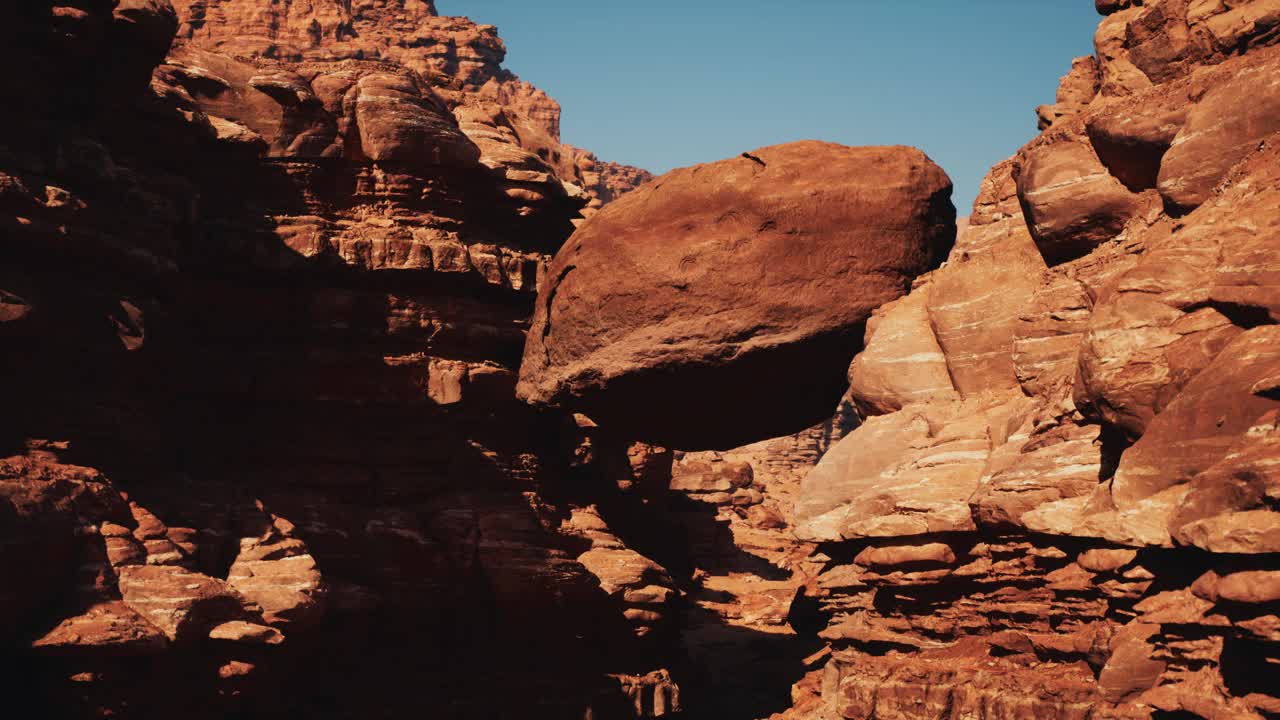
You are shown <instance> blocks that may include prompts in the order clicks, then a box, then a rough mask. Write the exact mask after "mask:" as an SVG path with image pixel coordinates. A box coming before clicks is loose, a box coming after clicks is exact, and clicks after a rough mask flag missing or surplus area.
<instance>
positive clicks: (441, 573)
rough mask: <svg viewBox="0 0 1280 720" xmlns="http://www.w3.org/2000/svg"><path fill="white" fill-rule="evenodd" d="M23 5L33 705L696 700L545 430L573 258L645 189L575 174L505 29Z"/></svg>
mask: <svg viewBox="0 0 1280 720" xmlns="http://www.w3.org/2000/svg"><path fill="white" fill-rule="evenodd" d="M11 5H12V6H10V5H6V9H5V10H3V11H2V12H3V16H2V17H0V20H2V21H3V22H2V23H0V24H2V25H3V26H4V33H5V37H4V38H3V40H4V42H3V49H2V50H0V52H3V54H4V57H3V67H4V71H3V73H0V82H2V83H3V91H4V94H5V97H6V98H7V100H8V102H9V103H10V107H11V108H14V109H15V111H14V112H7V113H5V117H4V118H3V119H0V124H2V128H0V188H2V189H0V208H2V211H0V224H3V228H4V232H3V235H4V239H3V250H2V252H3V253H4V256H5V260H4V262H3V263H2V264H0V265H2V267H3V269H0V288H2V290H0V297H2V298H3V304H2V305H0V308H3V310H2V311H0V336H2V337H3V342H2V344H3V347H4V348H5V351H4V353H3V359H2V360H0V362H2V363H3V366H2V368H0V377H3V380H2V382H3V395H4V397H5V399H6V403H7V405H6V413H5V414H4V415H5V417H4V420H3V423H4V425H3V431H2V433H0V442H2V443H3V452H0V456H2V457H3V459H2V460H0V588H3V589H0V612H2V613H3V616H4V618H5V623H4V625H5V632H4V634H5V638H4V643H5V654H6V667H7V668H12V672H9V673H7V674H6V678H5V683H6V690H7V693H6V694H7V696H9V697H11V698H14V699H15V702H17V703H18V704H19V705H21V706H29V707H30V708H31V710H32V712H36V713H37V714H39V715H40V716H45V717H80V716H87V717H99V716H102V717H105V716H113V717H160V716H174V715H175V714H181V715H183V716H187V717H218V718H221V717H228V716H231V715H234V714H236V713H248V714H251V715H254V716H257V715H259V714H261V715H264V716H265V715H267V714H277V715H279V714H283V715H284V716H289V717H296V716H302V715H304V714H306V715H315V714H320V715H324V716H329V717H345V716H360V715H364V714H365V713H366V712H367V711H368V709H369V708H375V707H376V708H379V709H380V710H382V711H385V712H386V713H388V714H390V715H393V716H405V715H409V714H413V713H415V712H423V711H425V710H424V709H428V710H430V711H431V712H432V713H435V714H436V716H442V717H454V716H457V717H476V716H480V717H492V716H494V715H502V714H504V713H509V712H513V711H514V710H513V709H514V708H525V709H529V711H530V712H533V713H534V714H544V715H550V716H556V715H576V716H581V713H582V712H583V711H584V709H585V708H589V707H595V708H596V711H597V712H605V711H606V710H607V709H608V708H611V707H613V706H614V705H616V704H618V703H621V704H622V705H623V706H624V707H634V704H635V702H637V701H640V700H643V701H644V702H647V703H648V707H649V708H650V711H652V708H653V706H654V703H655V702H658V703H659V704H664V703H670V704H674V702H676V699H675V698H672V699H670V700H668V699H667V695H666V693H667V689H666V688H668V686H669V685H670V682H669V680H668V679H666V678H667V676H666V675H665V674H664V671H662V667H661V665H660V664H658V661H657V660H656V659H654V658H653V654H652V653H651V652H650V651H649V650H648V649H647V648H646V647H644V646H641V645H640V641H639V640H637V639H636V638H635V636H634V634H633V633H632V631H631V629H630V628H629V627H628V626H627V625H626V624H625V622H624V620H623V619H622V618H621V608H620V607H619V606H618V601H616V600H615V599H613V598H610V597H608V596H607V595H606V594H605V593H604V592H603V591H601V589H600V587H599V585H600V583H599V580H597V579H596V578H595V576H594V575H592V574H591V573H590V572H589V571H588V570H587V569H586V568H585V567H584V566H583V564H581V563H579V562H577V561H576V558H577V556H578V555H580V554H581V553H582V552H583V551H584V550H585V549H586V546H585V545H584V543H583V541H582V540H581V539H580V538H578V537H577V536H574V535H572V534H571V533H568V532H566V531H563V530H562V529H561V527H560V526H561V522H562V520H567V519H568V517H569V511H568V509H567V506H566V505H563V504H562V503H564V502H565V500H564V498H566V497H569V496H571V495H572V494H573V493H574V492H575V489H574V487H573V485H572V484H571V483H569V482H568V481H567V480H566V479H565V476H566V474H567V473H569V472H570V469H569V468H568V467H567V465H568V461H567V459H565V458H567V457H568V456H567V455H562V454H561V453H560V448H561V447H562V445H563V444H564V443H563V442H562V439H563V437H569V438H571V437H572V432H571V431H569V430H563V432H562V428H564V427H565V422H567V421H565V420H564V419H563V418H559V417H558V416H554V415H550V414H545V413H541V414H540V413H537V412H535V411H533V410H531V409H529V408H527V407H526V406H524V405H523V404H521V403H519V402H517V401H516V400H515V397H514V383H515V372H514V371H515V365H516V363H517V362H518V361H519V357H520V352H521V348H522V346H523V342H524V334H523V330H524V328H525V326H526V324H527V321H528V317H529V315H530V313H531V310H532V302H533V293H534V292H535V291H536V287H537V284H538V282H539V281H540V278H541V273H542V269H543V267H544V266H545V265H546V263H547V261H548V260H549V254H550V253H551V252H554V251H555V249H556V248H557V247H559V245H560V244H561V243H562V242H563V241H564V240H565V238H566V237H568V235H569V233H570V232H571V231H572V229H573V225H574V222H576V221H578V220H579V219H580V217H581V211H582V210H583V209H589V208H590V204H593V203H594V204H598V203H599V202H601V199H602V198H606V199H607V198H609V197H612V196H613V195H616V194H618V193H620V192H623V191H624V190H625V189H626V188H627V185H628V183H629V182H630V181H631V180H639V179H641V178H642V177H643V176H644V173H643V172H641V171H637V170H634V169H625V168H622V169H615V168H613V167H612V166H603V165H601V164H599V163H597V162H596V161H594V159H592V158H590V156H588V155H585V154H584V153H582V152H581V151H578V150H574V149H570V148H567V147H564V146H561V145H560V144H559V141H558V137H557V134H556V131H557V128H556V125H557V123H558V113H559V110H558V107H557V106H556V105H555V104H554V102H552V101H551V100H550V99H549V98H547V97H546V96H545V95H543V94H542V93H540V92H539V91H536V90H535V89H533V88H531V87H530V86H528V85H525V84H523V83H520V82H519V81H518V80H517V79H515V78H514V76H512V75H510V74H509V73H506V72H505V71H503V70H502V69H501V67H500V66H499V64H498V63H499V62H500V61H501V58H502V45H501V42H500V41H499V40H498V39H497V36H496V34H495V32H494V30H493V28H487V27H482V26H476V25H474V24H472V23H470V22H469V21H466V20H464V19H460V18H440V17H437V16H436V15H435V13H434V10H433V9H432V7H431V6H430V4H429V3H421V2H417V3H415V2H405V3H391V2H389V3H362V4H357V5H355V6H353V5H352V4H351V3H340V2H313V3H291V4H290V3H285V4H267V3H256V2H254V3H249V2H241V3H235V2H227V3H218V2H191V3H178V4H177V5H176V6H175V7H171V6H170V4H169V2H168V1H167V0H123V1H122V2H119V3H116V2H75V3H71V2H66V3H57V4H51V3H49V2H45V3H19V4H11ZM18 108H21V111H20V112H18V111H16V109H18ZM615 170H616V172H615ZM499 646H500V647H503V648H505V649H504V650H503V651H501V652H494V650H493V649H494V648H495V647H499ZM446 649H447V651H446ZM655 698H659V699H657V700H655ZM630 713H631V714H634V710H632V711H630Z"/></svg>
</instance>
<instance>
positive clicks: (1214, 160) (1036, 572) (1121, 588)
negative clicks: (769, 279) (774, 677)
mask: <svg viewBox="0 0 1280 720" xmlns="http://www.w3.org/2000/svg"><path fill="white" fill-rule="evenodd" d="M1104 5H1105V6H1104ZM1099 7H1100V9H1102V10H1103V11H1104V12H1105V13H1107V14H1106V17H1105V18H1104V20H1103V21H1102V23H1101V26H1100V28H1099V31H1098V36H1097V39H1096V44H1097V49H1098V53H1097V56H1096V57H1093V58H1085V59H1078V60H1077V61H1076V62H1075V63H1074V64H1073V66H1072V70H1071V72H1070V73H1069V74H1068V75H1067V76H1066V77H1065V78H1064V79H1063V84H1062V87H1061V88H1060V90H1059V95H1058V103H1057V105H1055V106H1053V107H1051V108H1042V109H1041V110H1040V111H1039V116H1040V120H1041V127H1042V130H1043V133H1042V134H1041V135H1040V136H1039V137H1038V138H1036V139H1035V140H1033V141H1032V142H1031V143H1030V144H1028V145H1027V146H1026V147H1024V148H1023V149H1021V150H1020V151H1019V152H1018V153H1017V155H1016V156H1015V157H1014V158H1012V159H1011V161H1009V162H1006V163H1003V164H1001V165H998V166H997V167H996V168H994V169H993V170H992V172H991V174H990V175H989V176H988V178H987V180H986V181H985V182H984V184H983V188H982V192H981V194H980V197H979V198H978V200H977V202H976V204H975V206H974V211H973V216H972V220H971V223H970V225H969V227H968V229H967V230H966V231H965V232H964V234H963V235H962V236H961V238H960V239H959V240H958V241H957V243H956V247H955V249H954V250H953V251H952V253H951V256H950V257H949V259H948V262H947V263H946V265H945V266H944V267H942V268H941V269H939V270H937V271H935V272H933V273H931V274H929V275H927V276H924V277H922V278H919V279H917V280H916V282H915V284H914V286H913V288H912V291H911V293H910V294H909V295H908V296H907V297H905V298H903V299H900V300H897V301H895V302H894V303H890V304H888V305H885V306H883V307H882V308H881V309H880V310H879V311H877V314H876V316H875V318H874V320H873V322H872V323H871V324H870V325H869V327H868V334H867V341H866V349H865V350H864V351H863V352H862V353H861V354H859V356H858V357H857V358H856V359H855V360H854V362H853V365H852V367H851V369H850V380H851V385H852V386H851V389H850V393H851V395H852V397H853V399H854V401H855V402H856V403H857V404H858V406H859V407H860V408H862V409H863V410H864V411H865V412H866V413H867V414H868V415H869V417H868V419H867V420H866V422H864V424H863V425H862V426H861V427H859V428H858V429H856V430H855V431H854V432H852V433H850V434H849V435H848V436H846V437H845V438H844V439H843V440H841V441H840V442H839V443H837V444H836V445H835V446H834V447H833V448H832V449H831V450H830V451H829V452H828V453H827V454H826V455H825V456H824V457H823V458H822V460H821V461H820V462H819V463H818V465H817V466H816V467H815V468H814V470H813V471H812V472H811V473H809V475H808V476H807V477H806V478H805V479H804V481H803V483H802V485H801V490H800V493H799V496H798V499H797V502H796V505H795V517H796V523H797V525H796V528H797V532H796V535H797V537H798V538H799V539H800V540H802V541H805V542H811V543H817V544H818V548H819V550H818V553H817V554H816V555H814V556H813V557H815V558H822V559H824V562H825V565H824V569H823V571H822V572H821V574H819V575H818V577H817V582H816V586H817V588H816V592H814V595H813V598H812V599H813V601H814V602H817V603H818V604H819V605H820V607H821V611H822V613H823V614H825V616H826V617H827V623H826V627H825V629H823V630H821V632H820V633H819V636H820V637H821V638H823V639H824V640H826V642H827V645H828V647H829V649H830V652H831V656H830V659H829V660H827V661H826V663H825V666H824V667H823V668H822V669H820V670H819V669H815V670H814V671H813V672H812V673H811V674H810V675H809V676H808V677H806V679H805V680H804V681H802V682H800V683H798V684H797V685H796V687H795V693H794V696H795V702H794V705H793V707H792V709H790V710H789V711H788V712H787V713H786V714H785V716H786V717H788V718H823V719H827V718H851V719H852V718H871V717H876V718H883V717H897V718H957V717H980V718H1014V717H1058V718H1103V717H1116V718H1120V717H1123V718H1139V717H1140V718H1173V717H1187V718H1192V717H1198V718H1228V717H1230V718H1264V717H1274V716H1276V715H1277V714H1278V713H1280V699H1278V696H1277V694H1276V690H1275V688H1276V687H1277V685H1276V680H1277V678H1280V654H1278V653H1280V650H1278V648H1280V646H1278V645H1277V642H1280V636H1277V635H1276V634H1275V632H1274V627H1275V625H1276V618H1275V612H1276V607H1275V605H1274V604H1273V602H1272V601H1271V600H1269V599H1267V598H1269V597H1270V594H1269V591H1268V590H1266V589H1265V588H1266V587H1267V586H1268V585H1269V583H1270V582H1271V578H1272V576H1273V575H1275V573H1276V572H1277V568H1278V567H1280V566H1277V562H1276V558H1277V555H1276V550H1277V548H1276V547H1275V546H1274V537H1273V535H1274V518H1275V512H1274V511H1275V507H1274V502H1273V499H1270V496H1269V494H1268V493H1269V491H1268V490H1267V488H1268V487H1270V485H1271V484H1272V480H1273V479H1274V478H1273V477H1272V476H1273V475H1274V467H1273V466H1274V465H1275V464H1276V463H1275V459H1276V458H1275V455H1274V448H1272V446H1271V440H1270V439H1269V438H1270V437H1271V434H1273V430H1274V425H1275V420H1276V414H1277V412H1278V411H1280V409H1278V408H1277V402H1280V397H1277V396H1276V394H1275V393H1274V392H1273V391H1272V386H1273V385H1274V375H1275V374H1276V372H1277V371H1280V365H1278V364H1277V363H1278V362H1280V355H1278V354H1277V348H1280V344H1277V340H1280V337H1277V335H1276V333H1275V332H1274V331H1275V323H1276V321H1277V319H1278V318H1280V316H1278V315H1277V313H1276V303H1277V301H1278V298H1280V295H1277V288H1280V286H1278V285H1277V284H1276V283H1275V278H1274V275H1275V268H1280V257H1277V256H1276V253H1277V252H1280V235H1277V232H1276V230H1277V228H1280V214H1278V213H1277V208H1280V196H1277V195H1276V188H1277V187H1280V177H1278V176H1277V174H1276V173H1277V171H1276V169H1277V168H1278V167H1280V135H1277V134H1276V133H1277V131H1280V125H1278V124H1277V123H1280V113H1278V112H1276V111H1275V109H1274V108H1272V107H1271V104H1270V103H1271V94H1272V90H1273V89H1274V88H1275V87H1278V85H1277V78H1280V56H1277V54H1276V51H1275V48H1273V47H1271V45H1272V43H1274V41H1275V38H1276V33H1275V30H1276V28H1277V27H1280V22H1277V21H1280V14H1277V10H1280V8H1277V7H1276V6H1275V4H1274V3H1269V2H1242V3H1232V4H1223V3H1184V2H1144V3H1133V4H1132V5H1131V4H1129V3H1106V4H1103V3H1099ZM1243 94H1248V95H1249V96H1250V97H1251V99H1250V100H1249V101H1248V105H1249V107H1248V108H1246V107H1245V106H1244V104H1237V103H1238V102H1239V103H1243V102H1244V101H1243V96H1244V95H1243ZM1236 98H1240V99H1241V100H1240V101H1237V100H1236ZM1223 583H1228V584H1229V586H1230V588H1231V589H1230V590H1229V591H1228V592H1227V593H1226V594H1224V593H1223V592H1222V591H1221V588H1222V586H1223Z"/></svg>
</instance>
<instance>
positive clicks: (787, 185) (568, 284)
mask: <svg viewBox="0 0 1280 720" xmlns="http://www.w3.org/2000/svg"><path fill="white" fill-rule="evenodd" d="M950 194H951V182H950V180H948V179H947V176H946V175H945V174H944V173H943V172H942V170H941V169H939V168H938V167H937V166H936V165H934V164H933V163H932V162H931V161H930V160H929V159H928V158H927V157H925V155H924V154H923V153H921V152H919V151H918V150H914V149H911V148H905V147H886V148H848V147H842V146H839V145H832V144H829V143H818V142H801V143H794V144H790V145H780V146H777V147H770V148H764V149H761V150H757V151H754V152H752V153H744V154H743V156H742V157H739V158H734V159H731V160H724V161H721V162H718V163H712V164H709V165H699V166H695V167H692V168H685V169H681V170H676V171H674V172H672V173H669V174H667V175H664V176H663V177H661V178H659V179H658V180H656V181H654V182H652V183H650V184H649V185H647V186H645V187H643V188H641V189H640V190H638V191H636V192H634V193H632V194H631V195H628V196H627V197H625V198H623V199H622V200H620V201H618V202H616V203H614V204H613V205H611V206H609V208H608V210H606V211H605V212H603V213H601V214H600V215H598V216H596V217H594V218H592V219H591V221H590V222H588V223H587V224H586V225H584V226H583V227H582V228H581V229H579V230H578V231H577V232H576V233H575V234H574V236H573V237H572V238H571V239H570V240H569V242H568V244H567V245H565V247H564V248H563V249H562V250H561V251H560V252H559V253H557V255H556V258H555V260H554V262H553V263H552V265H551V267H550V268H549V270H548V276H549V277H548V282H547V284H546V285H545V286H544V287H543V288H541V289H540V291H539V296H538V304H537V308H536V310H535V314H534V321H533V326H532V328H531V329H530V334H529V342H528V343H527V344H526V346H525V353H524V361H523V363H522V364H521V374H520V384H519V386H518V388H517V392H518V393H519V395H520V396H521V397H522V398H524V399H526V400H528V401H530V402H533V403H535V404H539V405H552V406H558V407H567V408H571V409H575V410H579V411H581V412H584V413H586V414H587V415H589V416H591V417H592V419H594V420H596V421H597V422H600V423H601V424H603V425H605V426H607V427H609V428H610V429H611V430H612V431H613V432H616V433H619V434H621V435H625V436H629V437H635V438H637V439H642V440H646V441H650V442H657V443H659V444H663V445H667V446H669V447H682V448H691V449H706V448H726V447H732V446H734V445H737V444H740V443H742V442H743V441H750V440H755V439H760V438H762V437H764V438H767V437H772V436H777V435H782V434H786V433H788V432H796V431H799V430H801V429H803V428H804V427H806V426H809V425H812V424H814V423H816V422H818V421H819V420H821V419H822V417H823V416H825V415H828V414H829V413H830V407H831V405H832V404H833V403H834V402H835V401H836V400H837V399H838V398H839V397H840V395H841V388H842V387H843V385H844V370H845V367H846V366H847V365H848V358H849V357H850V356H851V355H852V354H853V352H854V351H856V349H857V347H858V343H859V339H860V336H861V334H862V331H863V325H864V324H865V322H866V320H867V318H868V317H869V316H870V315H871V311H872V310H874V309H875V308H876V307H878V306H880V305H881V304H883V303H885V302H888V301H890V300H893V299H895V298H897V297H899V296H900V295H902V294H903V293H904V292H905V291H906V290H907V289H908V287H909V286H910V283H911V279H912V278H913V277H915V276H916V275H919V274H920V273H922V272H925V271H927V270H929V269H931V268H932V267H934V266H935V265H936V264H937V262H938V261H939V260H940V259H941V257H942V256H943V255H944V254H945V253H946V251H947V250H948V249H949V246H950V238H951V233H952V231H953V227H954V221H955V211H954V209H953V208H952V206H951V201H950ZM744 387H752V388H754V389H755V390H754V392H753V400H752V403H753V405H756V406H757V407H758V408H759V412H752V413H738V414H734V415H729V416H725V415H724V414H723V412H722V411H721V408H724V407H728V406H731V405H732V404H734V402H735V401H736V400H737V398H738V397H739V396H740V393H741V389H742V388H744Z"/></svg>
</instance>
